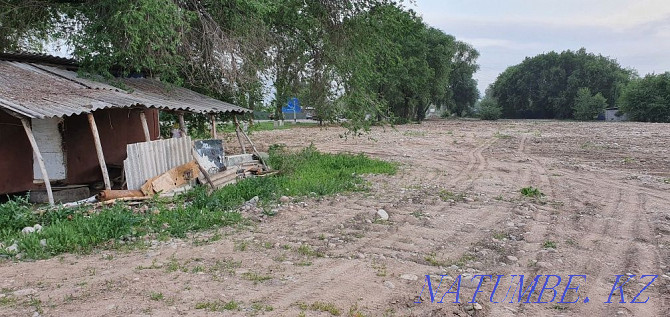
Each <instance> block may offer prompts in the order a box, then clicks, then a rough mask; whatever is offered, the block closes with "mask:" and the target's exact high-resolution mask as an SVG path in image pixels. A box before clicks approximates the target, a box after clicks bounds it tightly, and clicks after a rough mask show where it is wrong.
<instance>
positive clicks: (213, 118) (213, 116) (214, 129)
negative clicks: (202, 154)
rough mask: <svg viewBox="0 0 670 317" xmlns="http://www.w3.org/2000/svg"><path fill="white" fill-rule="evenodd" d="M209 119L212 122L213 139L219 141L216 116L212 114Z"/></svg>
mask: <svg viewBox="0 0 670 317" xmlns="http://www.w3.org/2000/svg"><path fill="white" fill-rule="evenodd" d="M209 119H210V120H211V121H212V139H218V137H217V135H216V115H213V114H210V115H209Z"/></svg>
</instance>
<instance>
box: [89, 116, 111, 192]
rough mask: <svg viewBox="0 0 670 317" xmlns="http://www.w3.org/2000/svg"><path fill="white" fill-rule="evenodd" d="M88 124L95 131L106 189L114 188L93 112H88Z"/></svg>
mask: <svg viewBox="0 0 670 317" xmlns="http://www.w3.org/2000/svg"><path fill="white" fill-rule="evenodd" d="M88 124H89V125H90V126H91V133H93V142H95V152H96V154H97V155H98V162H99V163H100V170H101V171H102V180H103V181H104V182H105V189H112V183H111V182H110V181H109V172H108V171H107V163H105V155H104V153H103V152H102V143H101V142H100V134H98V126H97V125H96V124H95V118H94V117H93V114H92V113H89V114H88Z"/></svg>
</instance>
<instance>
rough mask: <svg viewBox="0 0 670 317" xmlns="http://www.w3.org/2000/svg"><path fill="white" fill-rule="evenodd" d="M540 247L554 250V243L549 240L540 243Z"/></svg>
mask: <svg viewBox="0 0 670 317" xmlns="http://www.w3.org/2000/svg"><path fill="white" fill-rule="evenodd" d="M542 247H543V248H545V249H548V248H552V249H556V242H554V241H550V240H547V241H544V243H542Z"/></svg>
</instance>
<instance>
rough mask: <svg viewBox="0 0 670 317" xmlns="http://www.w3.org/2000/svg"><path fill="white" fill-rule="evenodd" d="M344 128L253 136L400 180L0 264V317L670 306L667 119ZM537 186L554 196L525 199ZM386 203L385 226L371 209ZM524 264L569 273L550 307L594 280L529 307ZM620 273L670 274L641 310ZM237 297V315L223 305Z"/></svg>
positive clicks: (649, 310)
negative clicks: (238, 219) (159, 235)
mask: <svg viewBox="0 0 670 317" xmlns="http://www.w3.org/2000/svg"><path fill="white" fill-rule="evenodd" d="M343 133H344V130H342V129H339V128H327V129H320V128H303V129H292V130H282V131H267V132H259V133H256V134H254V136H253V139H255V140H256V141H257V142H258V145H259V147H260V148H262V149H267V147H268V146H269V145H270V144H273V143H285V144H286V145H288V146H289V147H291V148H296V149H298V148H301V147H305V146H307V145H309V144H310V143H313V144H314V145H315V146H316V147H317V148H318V149H319V150H321V151H325V152H351V153H366V154H368V155H370V156H373V157H377V158H381V159H384V160H390V161H395V162H398V163H400V170H399V173H398V174H397V175H394V176H390V177H388V176H384V177H382V176H367V179H368V180H369V181H370V184H371V190H370V191H368V192H364V193H353V194H346V195H339V196H333V197H326V198H322V199H309V198H304V199H302V198H301V199H298V200H295V201H292V202H291V203H287V204H284V205H283V206H281V207H280V211H279V213H278V214H277V215H276V216H273V217H269V218H267V219H265V220H264V221H262V222H256V223H255V224H254V225H252V226H245V227H239V228H222V229H220V230H218V231H216V232H204V233H198V234H195V235H194V236H193V237H190V238H188V239H184V240H172V241H167V242H161V243H154V244H153V245H152V246H150V247H147V248H146V249H139V250H131V251H127V252H123V251H105V250H101V251H97V252H95V253H94V254H90V255H65V256H60V257H56V258H53V259H50V260H45V261H37V262H19V263H13V262H5V263H2V264H0V288H2V294H1V295H0V297H1V298H0V315H1V316H15V315H24V316H32V315H33V314H35V313H36V311H37V313H38V314H41V315H45V316H142V315H155V316H179V315H184V316H207V315H211V316H215V315H216V316H218V315H221V314H223V315H231V316H232V315H267V316H298V315H300V314H301V313H304V315H305V316H330V315H331V314H332V313H337V312H338V311H339V313H341V314H342V315H344V316H347V315H354V316H355V315H356V313H361V314H362V315H365V316H445V315H446V316H451V315H457V316H470V315H474V316H514V315H518V316H668V315H670V278H668V275H666V274H669V273H667V272H668V271H670V269H669V268H668V262H669V261H670V259H669V258H668V256H669V255H670V253H669V249H668V248H669V247H670V209H669V207H668V205H669V203H670V184H669V183H670V152H669V151H670V141H669V140H670V125H667V124H665V125H663V124H640V123H602V122H601V123H575V122H554V121H498V122H479V121H433V122H426V123H424V124H421V125H406V126H400V127H397V129H392V128H385V129H383V128H376V129H374V130H373V132H372V133H371V134H370V135H369V137H370V138H367V137H363V138H356V139H351V138H349V139H346V138H341V137H340V135H341V134H343ZM228 144H229V145H233V146H234V144H235V142H232V140H231V142H228ZM527 186H533V187H536V188H538V189H540V190H541V191H542V192H543V193H544V194H545V195H546V196H544V197H543V198H528V197H524V196H522V195H521V194H520V192H519V190H520V189H521V188H522V187H527ZM380 208H381V209H384V210H385V211H387V212H388V214H389V215H390V219H389V220H388V221H379V220H376V219H375V215H374V214H375V212H376V211H377V210H378V209H380ZM219 238H220V239H219ZM426 274H430V275H432V276H433V288H434V290H435V288H436V287H437V284H438V283H439V276H438V275H440V274H448V275H450V276H451V277H452V278H455V277H457V276H458V275H461V276H462V286H461V298H460V302H461V303H460V304H454V303H452V302H453V301H454V297H455V296H454V295H453V294H447V296H445V298H444V303H442V304H439V303H430V296H429V295H428V293H427V291H424V293H423V294H422V295H421V296H419V293H420V291H421V288H422V286H424V283H425V275H426ZM475 274H486V275H493V277H494V278H493V281H491V280H486V282H485V283H484V284H483V286H482V290H483V291H484V293H480V294H479V295H478V297H477V301H478V302H479V304H480V305H481V307H479V305H477V306H478V307H477V308H478V309H473V308H472V304H466V302H469V301H470V300H471V299H472V295H473V293H474V291H475V289H476V288H477V282H478V280H475V282H472V281H471V278H472V276H473V275H475ZM513 274H516V275H519V274H523V275H525V276H526V279H527V280H526V283H528V279H532V277H534V276H535V275H539V274H553V275H560V276H562V277H563V281H562V282H561V286H559V287H558V288H557V290H558V293H559V294H558V296H557V299H556V300H555V301H559V300H560V298H561V296H562V293H563V290H564V289H565V286H566V283H567V277H568V275H569V274H573V275H586V276H587V278H586V282H584V281H583V279H581V280H580V279H575V280H574V281H573V282H574V284H572V286H575V284H577V283H579V284H581V287H580V292H579V296H580V297H579V303H576V304H556V303H549V304H525V303H517V299H516V298H514V300H513V301H514V303H509V302H510V299H509V298H508V299H507V300H503V298H504V296H505V293H506V292H507V291H508V287H509V286H510V277H511V275H513ZM617 274H635V275H636V279H635V280H633V281H631V282H629V283H627V284H626V285H625V287H624V290H625V291H624V295H625V300H626V302H630V301H631V300H632V298H633V297H634V296H635V295H636V294H637V293H638V291H639V290H640V289H642V287H644V285H645V284H646V282H649V281H650V280H651V279H650V278H646V279H645V280H643V281H642V282H644V283H642V282H640V281H639V280H638V279H637V278H638V277H639V276H640V275H642V274H654V275H659V278H658V279H657V280H656V281H655V282H654V283H653V284H652V286H650V287H649V288H648V289H647V290H646V291H645V292H644V293H643V294H642V295H641V296H640V297H639V298H638V301H644V300H645V299H646V298H647V297H649V301H648V302H647V303H646V304H620V303H619V299H620V297H619V295H618V292H615V296H614V297H613V299H612V301H613V303H611V304H604V302H605V301H607V299H608V296H609V294H610V291H611V289H612V285H613V284H614V281H615V279H616V278H615V276H616V275H617ZM496 275H504V277H503V278H502V279H501V282H500V283H501V285H502V286H500V287H499V288H498V293H497V294H496V296H495V297H494V301H497V302H500V303H498V304H496V303H492V302H491V301H490V300H489V299H490V298H489V296H490V294H491V291H492V290H493V286H494V285H495V276H496ZM660 275H665V276H660ZM445 282H446V281H445ZM543 282H544V279H542V280H540V285H538V289H537V290H536V292H535V293H536V295H535V296H534V297H533V301H535V299H536V298H537V293H538V292H539V290H540V288H541V286H542V284H543ZM580 282H581V283H580ZM448 283H449V284H450V283H451V281H449V282H448ZM551 284H555V280H554V282H550V283H549V286H552V285H551ZM526 285H527V284H526ZM513 290H514V289H512V291H513ZM444 291H446V289H445V288H444V285H443V286H442V288H441V289H440V291H439V294H438V296H437V297H438V298H440V297H442V295H443V294H444ZM510 293H511V292H510ZM551 295H553V294H552V292H551V291H547V292H546V293H545V294H544V296H545V297H544V298H543V300H545V301H547V300H550V299H551ZM585 297H589V302H588V303H584V299H585ZM417 300H422V301H423V303H421V304H417V303H415V301H417ZM565 300H566V301H575V300H577V295H576V294H575V292H574V291H573V292H568V295H566V297H565ZM231 301H235V303H236V304H237V305H232V304H231V305H230V306H229V307H228V308H235V309H234V310H224V306H223V305H225V304H230V302H231ZM436 301H438V299H436ZM217 304H220V305H219V306H216V305H217ZM232 306H237V307H232ZM207 308H212V309H220V310H221V311H222V312H223V313H222V312H212V311H210V310H208V309H207ZM335 308H337V310H338V311H336V310H335ZM479 308H481V309H479ZM270 309H271V311H270Z"/></svg>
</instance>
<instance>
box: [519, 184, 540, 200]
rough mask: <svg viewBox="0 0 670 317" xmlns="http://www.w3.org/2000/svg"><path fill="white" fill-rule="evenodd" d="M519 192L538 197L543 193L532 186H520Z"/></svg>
mask: <svg viewBox="0 0 670 317" xmlns="http://www.w3.org/2000/svg"><path fill="white" fill-rule="evenodd" d="M520 192H521V195H524V196H526V197H534V198H540V197H543V196H544V194H543V193H542V192H541V191H540V190H539V189H538V188H535V187H533V186H529V187H524V188H521V190H520Z"/></svg>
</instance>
